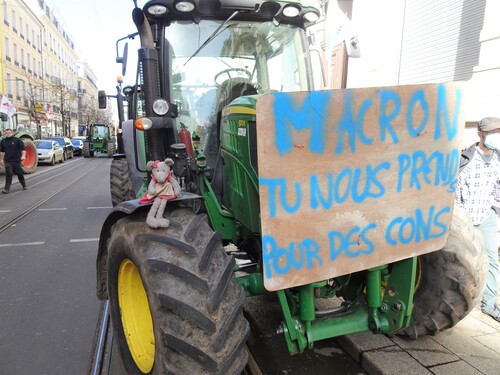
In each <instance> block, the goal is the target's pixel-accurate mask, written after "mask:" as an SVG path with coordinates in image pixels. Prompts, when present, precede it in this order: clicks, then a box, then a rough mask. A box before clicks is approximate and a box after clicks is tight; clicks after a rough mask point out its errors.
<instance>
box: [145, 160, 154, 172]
mask: <svg viewBox="0 0 500 375" xmlns="http://www.w3.org/2000/svg"><path fill="white" fill-rule="evenodd" d="M153 164H154V161H148V162H147V164H146V169H147V170H148V171H151V170H152V169H153Z"/></svg>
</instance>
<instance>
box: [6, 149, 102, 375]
mask: <svg viewBox="0 0 500 375" xmlns="http://www.w3.org/2000/svg"><path fill="white" fill-rule="evenodd" d="M109 165H110V159H107V158H93V159H83V158H74V159H73V160H68V161H66V162H65V163H64V164H59V165H56V166H46V167H45V166H43V167H39V168H38V169H37V171H36V172H35V173H34V174H31V175H27V176H26V177H27V185H28V187H29V190H27V191H22V190H21V189H20V186H19V184H18V182H17V177H14V184H13V185H12V187H11V193H10V194H6V195H4V194H0V228H1V229H0V230H1V232H0V373H1V374H9V375H16V374H19V375H37V374H51V375H52V374H87V373H88V371H89V367H90V361H91V356H92V352H93V345H94V338H95V331H96V325H97V320H98V315H99V309H100V306H101V302H100V301H98V299H97V298H96V296H95V259H96V253H97V244H98V237H99V233H100V228H101V225H102V222H103V221H104V218H105V217H106V215H107V214H108V212H110V211H111V198H110V194H109ZM4 179H5V176H4V175H0V187H2V188H3V185H4Z"/></svg>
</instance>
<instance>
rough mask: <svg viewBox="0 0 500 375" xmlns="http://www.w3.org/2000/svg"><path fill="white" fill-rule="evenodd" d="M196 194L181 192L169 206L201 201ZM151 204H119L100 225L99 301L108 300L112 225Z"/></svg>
mask: <svg viewBox="0 0 500 375" xmlns="http://www.w3.org/2000/svg"><path fill="white" fill-rule="evenodd" d="M201 198H202V197H200V196H199V195H197V194H193V193H189V192H185V191H184V192H182V195H181V196H180V197H178V198H175V199H172V200H170V201H169V204H171V203H174V202H186V201H189V200H192V199H201ZM150 206H151V203H146V204H140V203H139V200H138V199H133V200H130V201H126V202H121V203H119V204H117V205H116V206H115V207H113V211H112V212H111V213H110V214H109V215H108V217H107V218H106V220H105V221H104V224H103V225H102V229H101V234H100V235H99V246H98V250H97V260H96V277H97V284H96V288H97V290H96V293H97V298H99V299H100V300H107V299H108V291H107V275H108V271H107V264H106V261H107V258H108V247H107V244H108V239H109V237H110V235H111V228H112V227H113V225H114V224H115V223H116V222H117V221H118V220H120V219H121V218H122V217H124V216H127V215H131V214H133V213H135V212H138V211H141V210H149V207H150Z"/></svg>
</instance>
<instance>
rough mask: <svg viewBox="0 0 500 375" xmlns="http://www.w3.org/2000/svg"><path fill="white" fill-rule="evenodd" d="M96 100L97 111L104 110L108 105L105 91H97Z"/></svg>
mask: <svg viewBox="0 0 500 375" xmlns="http://www.w3.org/2000/svg"><path fill="white" fill-rule="evenodd" d="M97 98H98V100H99V109H106V106H107V105H108V103H107V102H108V99H107V95H106V91H104V90H99V92H98V94H97Z"/></svg>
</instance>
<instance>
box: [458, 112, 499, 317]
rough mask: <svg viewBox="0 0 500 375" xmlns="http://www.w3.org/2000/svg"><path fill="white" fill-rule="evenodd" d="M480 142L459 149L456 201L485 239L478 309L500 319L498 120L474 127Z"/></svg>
mask: <svg viewBox="0 0 500 375" xmlns="http://www.w3.org/2000/svg"><path fill="white" fill-rule="evenodd" d="M477 134H478V136H479V142H477V143H475V144H473V145H472V146H470V147H469V148H467V149H465V150H464V151H463V152H462V158H461V160H460V169H459V174H458V183H457V190H456V204H457V205H458V206H461V207H464V208H465V209H466V210H467V211H468V212H469V214H470V215H471V218H472V223H473V224H474V226H475V227H477V228H478V229H479V230H480V231H481V233H482V235H483V240H484V248H485V252H486V254H487V256H488V274H487V276H486V287H485V289H484V293H483V298H482V300H481V311H482V312H483V313H484V314H487V315H489V316H491V317H492V318H493V319H495V320H496V321H498V322H500V308H499V306H498V305H497V298H498V285H497V282H498V246H499V244H498V234H497V214H498V213H500V151H499V149H500V119H498V118H496V117H486V118H484V119H482V120H481V121H479V123H478V126H477Z"/></svg>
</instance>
